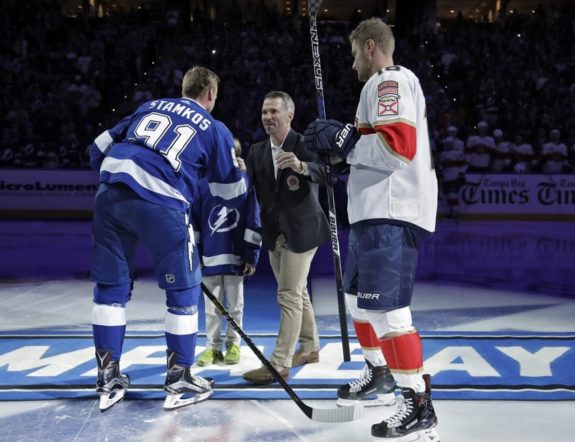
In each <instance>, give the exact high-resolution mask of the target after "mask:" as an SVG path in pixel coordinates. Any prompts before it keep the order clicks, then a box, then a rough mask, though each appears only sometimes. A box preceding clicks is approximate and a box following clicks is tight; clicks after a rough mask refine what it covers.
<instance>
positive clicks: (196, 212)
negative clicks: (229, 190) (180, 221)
mask: <svg viewBox="0 0 575 442" xmlns="http://www.w3.org/2000/svg"><path fill="white" fill-rule="evenodd" d="M192 225H193V227H194V234H195V242H196V245H197V246H198V248H199V250H200V254H201V257H202V274H203V275H241V271H242V267H243V264H244V263H246V262H247V263H249V264H252V265H254V266H255V265H256V264H257V262H258V259H259V253H260V248H261V244H262V237H261V222H260V207H259V204H258V201H257V199H256V194H255V191H254V190H253V187H251V186H250V189H249V190H248V196H247V198H246V200H245V202H244V203H243V204H241V205H240V206H238V207H236V208H230V207H228V206H225V205H223V204H221V203H219V202H218V201H217V200H216V199H215V198H214V197H213V196H212V195H211V193H210V191H209V188H208V182H207V180H206V179H205V178H202V179H201V180H200V182H199V186H198V192H197V196H196V198H195V199H194V203H193V205H192Z"/></svg>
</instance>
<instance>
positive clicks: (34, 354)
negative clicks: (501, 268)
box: [0, 332, 575, 400]
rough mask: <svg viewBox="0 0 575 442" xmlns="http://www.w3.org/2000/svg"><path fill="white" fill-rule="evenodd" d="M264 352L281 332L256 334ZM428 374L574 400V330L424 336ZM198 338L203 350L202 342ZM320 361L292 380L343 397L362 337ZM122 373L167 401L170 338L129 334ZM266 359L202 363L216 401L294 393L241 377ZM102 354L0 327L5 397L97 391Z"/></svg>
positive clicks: (454, 395)
mask: <svg viewBox="0 0 575 442" xmlns="http://www.w3.org/2000/svg"><path fill="white" fill-rule="evenodd" d="M251 336H252V339H253V341H254V343H255V344H256V345H257V347H258V348H259V349H260V351H261V352H263V354H264V355H265V356H266V357H268V358H269V357H270V355H271V352H272V351H273V346H274V344H275V338H274V337H273V336H269V335H257V334H255V335H251ZM422 338H423V348H424V360H425V371H426V372H428V373H430V374H431V375H432V378H433V387H434V390H433V396H434V398H437V399H457V400H459V399H472V400H482V399H496V400H505V399H509V400H575V372H574V371H573V369H572V368H573V367H574V366H575V335H573V334H569V333H565V334H561V333H553V334H545V335H541V334H530V333H510V334H502V333H479V332H478V333H468V332H466V333H465V334H453V333H447V332H433V333H425V332H423V333H422ZM204 343H205V337H203V336H199V337H198V342H197V348H196V354H199V353H200V352H201V351H202V350H203V349H204ZM321 345H322V347H321V350H320V359H321V362H319V363H316V364H309V365H306V366H303V367H298V368H294V369H292V370H291V377H290V379H289V384H290V386H291V387H292V388H293V389H294V390H295V391H296V393H297V394H298V395H299V396H300V397H301V398H302V399H335V390H336V387H337V386H338V385H340V384H342V383H344V382H347V381H349V380H350V379H355V378H356V377H357V376H358V375H359V373H360V371H361V369H362V367H363V364H364V363H363V358H362V356H361V350H360V348H359V345H358V343H357V340H356V339H355V337H352V338H351V340H350V348H351V361H349V362H343V358H342V347H341V340H340V338H339V336H321ZM121 365H122V370H123V371H124V372H125V373H127V374H129V376H130V378H131V382H132V386H131V389H130V392H129V393H128V397H131V398H149V399H161V398H163V397H164V392H163V390H162V385H163V382H164V376H165V343H164V337H163V334H161V333H159V332H158V333H142V334H138V335H129V336H127V337H126V340H125V343H124V352H123V357H122V362H121ZM260 365H261V363H260V361H259V360H258V359H257V358H256V356H255V355H254V353H253V352H252V351H251V350H250V349H249V348H248V346H247V345H245V343H242V360H241V362H240V364H237V365H224V364H219V365H213V366H210V367H203V368H200V367H194V372H196V373H199V374H201V375H202V376H211V377H213V378H214V379H215V381H216V387H215V393H214V399H284V398H285V399H287V398H288V395H287V393H286V392H285V391H284V390H283V388H281V386H279V384H277V383H276V384H272V385H267V386H260V387H254V386H252V385H250V384H247V383H246V382H244V381H243V379H242V378H241V375H242V374H243V373H244V372H245V371H248V370H251V369H253V368H257V367H259V366H260ZM95 376H96V371H95V360H94V349H93V343H92V338H91V336H90V335H89V334H72V333H53V334H43V335H40V334H36V335H27V334H0V400H41V399H42V400H43V399H63V398H88V397H94V398H95V397H96V395H95V393H94V382H95Z"/></svg>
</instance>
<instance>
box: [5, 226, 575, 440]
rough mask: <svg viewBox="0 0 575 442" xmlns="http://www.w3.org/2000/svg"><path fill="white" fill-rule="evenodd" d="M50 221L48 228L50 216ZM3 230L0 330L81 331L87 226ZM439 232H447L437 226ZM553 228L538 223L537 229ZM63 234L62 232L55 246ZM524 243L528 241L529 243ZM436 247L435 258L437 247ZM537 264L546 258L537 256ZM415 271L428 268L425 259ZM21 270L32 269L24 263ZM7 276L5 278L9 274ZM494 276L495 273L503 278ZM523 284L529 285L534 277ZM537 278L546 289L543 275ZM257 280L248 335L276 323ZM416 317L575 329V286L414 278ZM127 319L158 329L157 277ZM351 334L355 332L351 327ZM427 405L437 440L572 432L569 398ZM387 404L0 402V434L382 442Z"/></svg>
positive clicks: (328, 303) (324, 314) (330, 325)
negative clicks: (327, 412)
mask: <svg viewBox="0 0 575 442" xmlns="http://www.w3.org/2000/svg"><path fill="white" fill-rule="evenodd" d="M50 226H51V227H50V228H54V225H53V224H51V225H50ZM0 227H1V228H2V231H1V232H0V235H1V238H2V243H3V246H2V250H1V251H0V257H1V258H2V263H3V267H4V270H3V274H2V278H3V282H0V321H1V323H2V330H3V333H4V334H6V333H10V332H15V333H27V332H29V333H30V334H35V333H46V332H50V331H54V332H66V331H71V332H88V331H89V330H90V312H91V308H92V305H91V290H92V284H91V283H90V282H89V281H88V280H87V279H86V278H84V277H83V276H84V275H82V274H81V271H79V270H77V269H74V264H73V263H74V262H78V260H79V258H78V257H79V256H80V255H81V256H82V257H83V256H85V251H84V250H83V247H82V246H81V244H82V243H83V242H85V241H86V235H89V233H86V227H85V226H83V227H79V226H77V225H74V226H72V227H71V228H69V229H65V230H61V229H60V230H58V229H56V231H55V232H49V233H48V234H46V233H45V234H40V233H37V232H38V230H37V229H36V228H34V226H29V227H28V228H25V227H24V228H23V230H19V231H15V229H14V227H13V226H12V225H7V224H3V223H0ZM449 228H450V229H451V233H453V231H454V229H458V230H459V231H466V232H467V233H468V232H469V230H468V229H467V228H466V227H465V226H459V227H456V226H452V227H449ZM26 229H28V230H26ZM466 229H467V230H466ZM49 230H50V229H49ZM35 232H36V233H35ZM88 232H89V231H88ZM533 232H534V233H533V235H532V236H528V235H526V238H531V240H533V238H535V237H537V235H539V234H540V233H538V232H540V230H539V229H538V228H533ZM439 234H440V235H441V234H443V235H446V233H445V232H443V233H442V232H439ZM552 234H553V233H550V230H548V229H547V230H546V235H552ZM556 234H557V235H559V236H560V237H561V238H563V239H562V241H565V240H564V238H565V237H566V236H569V238H571V236H574V237H575V232H571V231H570V227H564V228H563V229H562V230H560V231H558V232H557V233H556ZM62 237H64V238H65V239H66V240H65V241H63V242H62ZM531 240H529V241H531ZM529 241H528V242H529ZM532 242H533V244H537V241H535V240H533V241H532ZM42 244H43V245H42ZM566 244H567V246H565V247H567V249H566V248H565V247H562V249H561V250H560V251H559V252H558V253H559V254H561V260H560V261H558V262H557V266H556V267H557V268H567V267H569V268H571V269H572V270H571V271H572V272H573V270H575V268H574V267H573V266H574V265H573V262H575V259H574V260H571V261H570V262H568V261H566V259H567V258H568V257H569V255H571V254H574V252H573V249H569V247H570V246H569V244H573V240H572V239H568V240H567V243H566ZM451 246H453V244H450V247H451ZM50 251H52V252H50ZM27 253H28V255H27V256H29V257H30V258H29V260H28V261H27V260H26V259H24V258H23V257H24V256H26V254H27ZM50 253H52V254H53V255H52V256H53V259H52V260H51V261H50V262H47V261H46V259H45V258H42V257H46V256H50ZM436 253H437V254H438V256H444V252H441V251H440V252H436ZM468 253H471V252H468ZM497 253H499V252H497ZM502 253H507V252H502ZM537 253H538V252H536V251H534V252H533V251H532V253H531V252H530V256H531V258H528V262H529V265H521V262H516V263H515V265H514V266H513V272H514V273H513V275H512V274H511V273H509V270H506V272H507V276H508V277H512V276H513V277H517V278H519V280H521V273H522V272H523V274H524V278H529V277H530V276H532V273H530V272H531V267H530V265H531V263H532V262H533V260H534V259H535V258H536V257H537V256H536V254H537ZM545 253H548V249H545ZM61 254H64V255H66V256H67V258H66V259H65V260H68V261H67V262H65V263H64V264H62V263H61V262H60V260H61V259H64V258H61ZM534 254H535V255H534ZM566 255H567V256H566ZM533 256H535V258H533ZM574 257H575V254H574ZM82 259H83V258H82ZM471 259H472V258H470V260H471ZM503 259H505V257H504V258H503ZM36 260H37V261H38V262H40V261H42V262H44V264H43V265H45V266H48V267H50V271H51V272H52V274H53V275H54V276H53V277H48V276H47V277H41V276H37V275H34V277H30V278H26V277H25V275H22V274H19V272H20V271H21V272H25V271H26V266H27V265H30V266H31V267H30V269H32V266H34V265H36V264H34V263H35V262H36ZM470 260H468V261H467V262H470ZM79 261H81V259H80V260H79ZM30 262H32V264H30ZM71 262H72V263H71ZM58 265H64V266H67V269H66V272H69V273H70V274H60V273H58V271H56V270H55V269H57V268H58ZM542 265H544V266H549V265H550V264H549V262H545V263H542ZM78 267H81V264H78ZM36 268H37V267H36ZM424 271H427V272H431V270H430V269H426V268H425V267H424ZM482 271H483V272H485V273H486V274H487V273H489V274H490V275H491V274H496V273H497V269H490V270H486V269H483V270H482ZM29 272H30V273H34V271H33V269H32V270H30V271H29ZM74 272H75V273H76V274H74ZM8 273H11V274H13V275H12V277H10V275H8ZM480 273H481V272H480ZM428 274H429V273H428ZM501 276H502V279H503V280H504V279H505V275H501ZM475 277H477V275H475ZM572 278H573V276H571V279H570V280H572ZM444 279H446V278H444ZM491 280H493V279H491ZM570 280H569V281H570ZM569 281H568V283H569ZM530 283H533V279H531V280H530ZM250 284H252V285H250ZM266 284H267V283H266ZM546 284H547V286H549V285H548V282H546ZM562 284H563V285H565V283H562ZM255 287H256V284H255V282H254V283H252V282H250V283H248V284H247V285H246V321H245V327H244V328H245V329H246V331H247V332H248V334H249V333H253V332H257V331H266V332H269V331H270V330H271V331H273V329H274V326H275V324H274V319H273V315H271V319H268V320H266V321H258V320H257V318H258V317H259V318H261V314H258V312H260V313H261V311H260V310H259V309H260V308H262V302H261V298H257V297H256V296H252V298H250V293H251V291H252V290H255ZM502 287H503V288H502ZM260 289H261V284H260ZM274 289H275V288H274V287H273V282H272V281H270V282H269V287H268V290H269V291H270V292H272V295H271V297H270V299H271V301H270V302H271V304H270V305H273V303H274V298H273V291H274ZM312 289H313V298H314V305H315V308H316V313H317V315H318V326H319V328H320V334H321V333H323V332H333V331H334V330H337V329H338V322H337V316H336V315H335V314H334V309H335V305H334V295H333V281H332V279H331V278H329V277H317V278H314V279H313V280H312ZM250 311H251V313H249V312H250ZM413 315H414V322H415V324H416V325H417V326H418V328H419V330H420V331H421V332H422V333H425V332H433V331H445V332H461V333H463V332H498V331H501V332H507V331H519V332H521V331H523V332H537V333H542V334H544V333H553V332H558V333H565V334H570V335H573V334H575V321H574V320H573V318H575V297H573V294H571V296H569V295H566V294H565V293H558V292H557V290H555V289H553V290H549V291H545V290H523V288H522V287H519V288H517V287H516V288H507V287H506V284H500V286H499V287H497V284H491V286H485V285H482V284H472V283H470V281H461V280H459V281H454V280H453V278H451V280H445V281H442V280H439V278H435V279H433V278H427V280H422V281H419V282H418V283H417V284H416V287H415V294H414V302H413ZM128 321H129V322H128V330H129V331H131V332H137V331H158V332H161V330H162V329H163V297H162V295H161V293H158V289H157V288H156V287H155V283H154V281H152V280H145V279H144V280H142V281H140V282H138V284H137V286H136V289H135V293H134V298H133V301H132V302H131V303H130V305H129V314H128ZM350 325H351V323H350ZM200 330H202V322H201V323H200ZM350 331H351V332H352V333H353V327H351V326H350ZM571 351H573V349H572V350H571ZM258 365H259V361H257V359H255V358H254V357H253V355H251V351H250V349H249V348H248V347H247V346H245V345H244V344H243V345H242V366H241V370H244V369H245V370H247V369H250V368H253V367H256V366H258ZM0 368H1V367H0ZM5 368H6V367H4V369H5ZM94 382H95V380H94ZM158 387H160V386H158ZM572 387H574V388H575V386H572ZM334 397H335V393H334ZM304 402H305V403H306V404H308V405H311V406H313V407H319V408H330V407H335V401H334V400H304ZM434 406H435V408H436V411H437V415H438V418H439V425H438V432H439V435H440V437H441V441H443V442H480V441H481V442H510V441H518V442H531V441H533V442H562V441H565V442H567V441H572V440H573V432H572V427H571V424H572V422H573V419H574V418H575V402H573V401H560V400H551V401H510V400H435V401H434ZM392 412H393V407H387V408H386V407H378V408H369V409H366V410H365V415H364V417H363V418H361V419H360V420H357V421H353V422H347V423H338V424H326V423H318V422H314V421H311V420H310V419H308V418H307V417H306V416H305V415H304V414H303V413H302V411H301V410H300V409H299V408H298V407H297V406H296V404H295V403H294V402H293V401H292V400H290V399H289V397H288V396H287V394H286V395H285V399H282V400H252V399H244V400H227V399H211V400H208V401H206V402H203V403H200V404H197V405H192V406H189V407H186V408H183V409H180V410H176V411H170V412H166V411H163V409H162V400H160V399H144V400H135V399H126V400H124V401H122V402H121V403H119V404H117V405H116V406H115V407H113V408H112V409H110V410H108V411H107V412H105V413H101V412H100V411H99V409H98V404H97V400H96V396H95V395H94V397H93V398H88V399H86V398H82V399H64V400H62V399H54V400H32V401H2V402H0V441H7V442H8V441H38V442H44V441H150V442H152V441H214V442H215V441H222V442H228V441H229V442H232V441H238V442H239V441H241V442H248V441H254V442H256V441H258V442H260V441H274V442H281V441H321V442H323V441H326V442H331V441H333V442H339V441H341V442H344V441H345V442H351V441H371V440H379V439H374V438H372V437H371V436H370V426H371V424H373V423H376V422H379V421H381V420H382V419H383V418H384V417H387V416H388V415H389V414H391V413H392ZM406 440H410V439H406Z"/></svg>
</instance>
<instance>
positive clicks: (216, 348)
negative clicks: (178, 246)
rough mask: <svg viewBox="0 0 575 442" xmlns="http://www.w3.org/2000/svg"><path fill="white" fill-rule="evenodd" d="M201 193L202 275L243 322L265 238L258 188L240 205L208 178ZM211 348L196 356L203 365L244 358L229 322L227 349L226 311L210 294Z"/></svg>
mask: <svg viewBox="0 0 575 442" xmlns="http://www.w3.org/2000/svg"><path fill="white" fill-rule="evenodd" d="M234 141H235V142H236V157H238V160H239V161H241V158H240V155H241V152H242V151H241V145H240V143H239V140H237V139H235V140H234ZM198 191H199V192H198V193H199V195H198V196H197V197H196V198H195V199H194V204H193V206H192V221H193V223H192V224H193V226H194V234H195V235H196V246H197V247H198V250H199V251H200V256H201V261H202V281H203V282H204V284H205V285H206V287H207V288H208V289H209V290H210V291H211V292H212V293H213V294H214V296H216V298H218V300H219V301H220V303H222V304H227V310H228V312H229V314H230V316H231V317H232V318H233V319H234V321H236V323H237V324H238V325H239V326H240V327H241V326H242V322H243V315H244V277H248V276H251V275H253V274H254V272H255V270H256V265H257V262H258V259H259V253H260V248H261V243H262V237H261V223H260V206H259V204H258V201H257V199H256V194H255V191H254V190H253V189H250V190H248V197H247V198H246V201H245V202H244V203H243V204H242V205H241V206H238V207H236V208H235V209H231V208H228V207H226V206H225V205H223V204H221V203H220V202H218V201H217V200H216V199H215V198H214V197H213V196H212V194H211V193H210V191H209V188H208V183H207V181H206V180H205V179H201V180H200V183H199V187H198ZM205 318H206V337H207V339H206V349H205V350H204V352H202V354H201V355H200V356H199V357H198V358H197V359H196V364H197V365H199V366H200V367H202V366H206V365H211V364H213V363H217V362H223V363H225V364H237V363H238V362H239V361H240V335H239V334H238V333H237V332H236V331H235V330H234V329H233V328H232V327H229V326H228V327H227V328H226V334H225V341H224V342H223V344H225V348H226V354H225V356H224V354H223V353H222V315H221V313H220V311H219V310H218V309H217V308H216V306H215V305H214V303H213V302H211V301H210V300H209V298H208V297H207V296H206V297H205Z"/></svg>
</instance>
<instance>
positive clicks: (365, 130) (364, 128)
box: [357, 123, 375, 135]
mask: <svg viewBox="0 0 575 442" xmlns="http://www.w3.org/2000/svg"><path fill="white" fill-rule="evenodd" d="M357 131H358V132H359V133H360V134H362V135H372V134H374V133H375V129H374V128H373V127H371V125H369V124H365V123H360V124H358V125H357Z"/></svg>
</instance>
